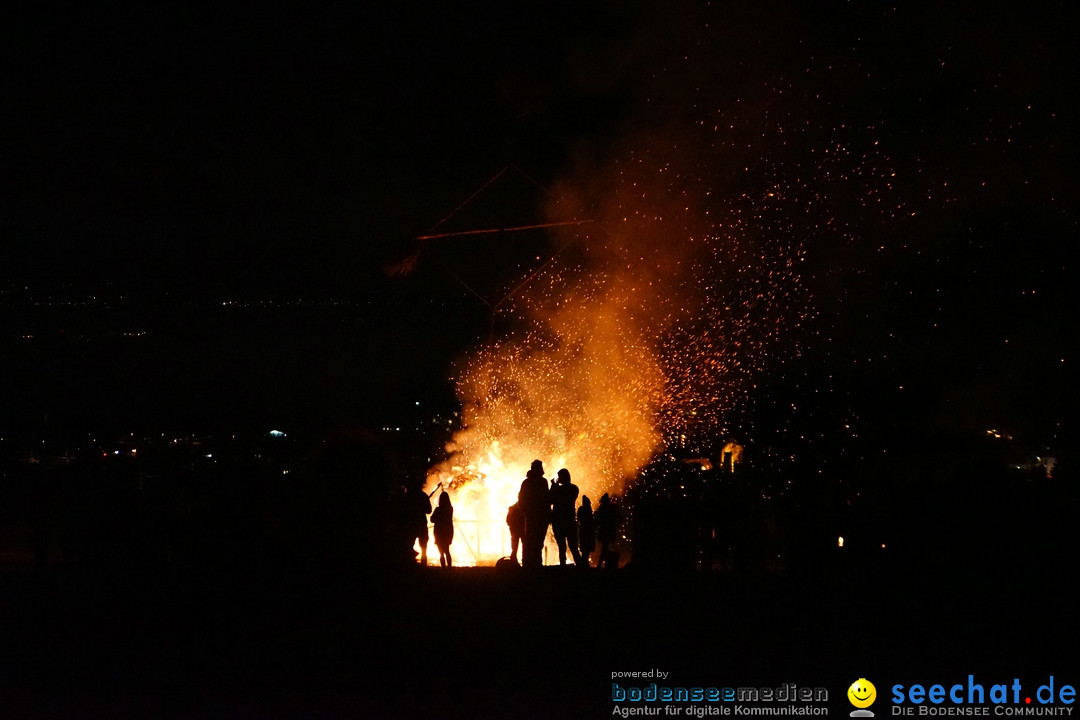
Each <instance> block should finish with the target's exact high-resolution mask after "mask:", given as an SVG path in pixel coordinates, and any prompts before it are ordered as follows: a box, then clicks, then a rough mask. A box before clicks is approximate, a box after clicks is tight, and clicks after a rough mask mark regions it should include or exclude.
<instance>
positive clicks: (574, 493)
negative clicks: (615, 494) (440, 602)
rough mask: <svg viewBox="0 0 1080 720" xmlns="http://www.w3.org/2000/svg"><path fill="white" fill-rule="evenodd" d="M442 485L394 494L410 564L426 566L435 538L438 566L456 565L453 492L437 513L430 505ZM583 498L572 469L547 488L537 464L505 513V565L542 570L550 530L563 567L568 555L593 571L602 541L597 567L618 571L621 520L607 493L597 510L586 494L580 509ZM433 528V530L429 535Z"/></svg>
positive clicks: (406, 488) (441, 500)
mask: <svg viewBox="0 0 1080 720" xmlns="http://www.w3.org/2000/svg"><path fill="white" fill-rule="evenodd" d="M441 487H442V483H440V484H439V486H438V487H436V488H435V489H434V490H432V491H431V492H430V493H425V492H424V490H423V486H422V485H421V484H420V483H416V484H413V485H409V486H406V485H401V486H398V487H397V488H396V490H395V491H394V492H393V493H392V495H391V498H390V500H391V502H390V505H391V507H392V508H395V509H396V511H395V513H394V514H393V515H392V517H393V518H394V520H393V524H394V525H395V527H396V528H398V530H397V531H395V532H396V535H397V537H399V538H400V543H399V545H398V547H400V552H401V556H402V557H403V558H404V557H407V558H408V561H409V562H412V563H416V562H419V564H420V565H423V566H426V565H427V564H428V553H427V545H428V541H429V539H431V535H434V538H433V539H434V541H435V546H436V547H437V548H438V549H439V565H440V566H442V567H453V564H454V562H453V557H452V556H451V553H450V546H451V544H452V543H453V541H454V507H453V504H452V502H451V499H450V495H449V493H447V492H446V491H445V490H444V491H443V492H442V493H441V494H440V496H439V500H438V503H437V504H436V507H435V508H434V510H433V509H432V506H431V498H432V497H433V496H434V494H435V493H436V492H438V491H439V489H440V488H441ZM579 495H580V489H579V488H578V486H577V485H575V484H574V483H573V482H572V480H571V478H570V471H569V470H567V469H566V468H562V469H561V470H559V472H558V473H556V476H555V479H554V480H553V481H551V482H550V484H549V482H548V479H547V478H546V477H544V464H543V463H542V462H541V461H540V460H534V461H533V462H532V465H531V466H530V468H529V471H528V472H527V473H526V474H525V479H524V480H523V481H522V483H521V487H520V489H519V491H518V501H517V502H516V503H514V504H513V505H511V506H510V507H509V508H507V511H506V526H507V528H508V529H509V531H510V558H509V559H507V560H506V562H511V563H512V564H517V565H520V566H521V567H525V568H537V567H541V566H542V565H543V564H544V544H545V542H546V541H547V537H548V529H549V528H550V529H551V534H552V536H553V537H554V540H555V545H556V547H558V550H559V565H566V564H567V552H568V551H569V555H570V558H571V559H572V560H573V564H574V566H576V567H582V568H585V567H589V566H590V564H591V563H592V558H593V556H594V553H595V552H596V549H597V541H599V543H600V552H599V556H598V557H597V559H596V566H597V567H607V568H615V567H617V566H618V556H617V554H616V553H615V552H614V550H613V548H612V544H613V543H614V542H615V540H616V536H617V528H618V525H619V519H620V518H619V514H618V511H617V510H616V508H615V505H614V503H612V501H611V497H610V496H609V495H607V494H606V493H605V494H604V496H603V497H601V498H600V504H599V506H598V507H597V508H596V510H595V512H594V510H593V506H592V501H591V500H590V499H589V498H588V496H584V495H581V506H580V507H578V506H577V500H578V496H579ZM429 515H430V520H429V518H428V516H429ZM429 524H430V526H431V528H432V529H433V533H432V534H430V535H429V532H428V528H429ZM417 546H419V548H420V550H419V553H418V552H417V551H416V547H417ZM519 553H520V559H519Z"/></svg>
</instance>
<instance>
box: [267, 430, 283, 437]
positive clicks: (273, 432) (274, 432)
mask: <svg viewBox="0 0 1080 720" xmlns="http://www.w3.org/2000/svg"><path fill="white" fill-rule="evenodd" d="M270 437H285V433H283V432H281V431H280V430H271V431H270Z"/></svg>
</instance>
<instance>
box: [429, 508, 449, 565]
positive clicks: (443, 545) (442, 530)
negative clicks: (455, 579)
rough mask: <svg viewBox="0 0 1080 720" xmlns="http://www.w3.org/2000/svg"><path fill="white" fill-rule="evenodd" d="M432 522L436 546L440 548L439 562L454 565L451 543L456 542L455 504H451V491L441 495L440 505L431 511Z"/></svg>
mask: <svg viewBox="0 0 1080 720" xmlns="http://www.w3.org/2000/svg"><path fill="white" fill-rule="evenodd" d="M431 524H432V525H434V526H435V547H437V548H439V564H440V565H442V566H443V567H453V565H454V561H453V558H451V557H450V543H452V542H454V506H453V505H451V504H450V495H449V493H446V492H443V494H442V495H440V496H439V506H438V507H437V508H435V512H433V513H431Z"/></svg>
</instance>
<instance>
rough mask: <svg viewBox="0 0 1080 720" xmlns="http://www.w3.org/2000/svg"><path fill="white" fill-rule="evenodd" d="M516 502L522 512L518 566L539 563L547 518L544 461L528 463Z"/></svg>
mask: <svg viewBox="0 0 1080 720" xmlns="http://www.w3.org/2000/svg"><path fill="white" fill-rule="evenodd" d="M518 505H519V506H520V507H521V512H522V514H524V515H525V537H524V539H523V542H522V551H521V565H522V567H540V566H542V565H543V564H544V539H545V538H546V537H547V529H548V523H549V522H551V493H550V491H549V489H548V481H547V478H545V477H544V464H543V463H542V462H540V461H539V460H533V462H532V467H530V468H529V472H527V473H526V474H525V479H524V480H522V481H521V489H520V490H519V491H518Z"/></svg>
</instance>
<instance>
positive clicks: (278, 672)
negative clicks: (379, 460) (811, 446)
mask: <svg viewBox="0 0 1080 720" xmlns="http://www.w3.org/2000/svg"><path fill="white" fill-rule="evenodd" d="M1069 562H1070V563H1071V561H1069ZM1068 564H1069V563H1065V564H1056V563H1054V562H1051V561H1047V562H1041V563H1037V564H1036V565H1035V566H1034V567H1027V568H1026V567H1023V566H1017V565H1013V564H1003V565H1001V566H1000V567H997V568H993V567H992V566H991V568H989V570H988V569H987V568H978V569H976V570H972V569H970V568H968V569H965V568H962V567H956V568H949V569H939V570H937V571H935V572H934V573H933V574H927V573H925V572H922V571H919V570H916V569H915V568H912V567H908V568H907V569H901V568H899V567H894V568H887V567H884V566H881V565H878V566H877V567H876V569H875V568H863V567H859V566H857V565H858V562H856V563H855V566H851V565H848V566H833V567H831V568H828V569H823V570H821V571H820V572H816V573H814V574H813V575H804V576H796V575H794V574H789V573H780V572H771V573H770V572H763V573H761V574H758V575H756V576H751V575H746V576H740V575H735V574H732V573H721V572H715V573H708V574H702V573H684V574H666V575H665V574H659V575H658V574H643V573H640V572H635V571H633V570H628V569H623V570H619V571H615V572H601V571H590V572H587V573H583V572H577V571H575V570H574V569H572V568H567V569H564V570H560V569H558V568H546V569H545V570H543V571H542V572H540V573H539V574H538V575H536V576H528V575H522V574H521V573H508V574H507V573H502V572H496V571H495V570H494V569H491V568H480V569H472V568H456V569H453V570H451V571H440V570H437V569H420V568H415V572H406V573H401V572H397V573H395V574H394V575H393V576H391V575H388V574H387V573H386V571H380V570H378V569H371V570H365V571H364V572H355V573H350V572H341V573H334V572H331V573H329V574H327V573H326V572H325V571H324V570H313V569H311V568H301V567H298V568H294V569H293V570H285V569H284V568H283V567H275V566H274V565H273V563H266V564H264V565H262V566H261V567H259V568H253V567H252V566H251V565H248V566H246V567H244V568H242V569H241V568H238V567H228V566H227V564H222V566H220V567H214V568H211V567H203V568H198V569H194V568H182V567H170V568H167V569H164V570H162V569H158V570H156V571H153V572H148V571H146V570H145V569H139V568H113V569H109V570H106V569H101V568H98V569H96V570H95V571H94V572H93V573H89V572H87V571H86V570H85V569H80V568H79V567H78V566H77V565H69V566H55V567H50V568H47V569H45V570H42V571H39V572H37V573H34V572H31V571H29V570H8V571H5V572H4V573H3V574H2V575H0V606H2V630H0V632H2V636H0V647H2V648H3V652H2V653H0V672H2V675H0V677H2V681H0V716H3V717H11V718H44V717H50V718H51V717H59V718H83V717H110V718H112V717H117V718H125V717H140V718H156V717H168V718H196V717H198V718H204V717H221V718H235V717H240V718H248V717H251V718H255V717H257V718H295V717H306V718H331V717H375V718H396V717H401V718H413V717H427V718H476V717H485V718H486V717H495V718H501V717H506V718H511V717H513V718H521V717H525V718H528V717H555V716H559V717H608V716H610V715H611V709H612V703H611V701H610V699H611V695H610V692H611V673H612V672H616V671H625V670H643V669H649V668H654V667H655V668H660V669H663V670H665V671H668V672H670V673H671V675H670V677H669V682H670V683H671V684H672V685H695V684H697V685H703V686H710V685H713V686H719V687H723V686H728V685H731V686H736V687H738V686H740V685H754V686H766V685H772V686H776V685H779V684H781V683H788V682H794V683H797V684H798V685H800V686H809V687H817V686H823V687H826V688H827V689H828V690H829V693H830V699H829V703H828V705H829V708H830V714H831V715H834V716H835V715H840V714H841V713H843V714H846V713H847V712H848V711H849V710H850V709H851V708H850V707H848V706H847V702H846V700H845V698H844V692H845V691H846V688H847V686H848V685H849V684H850V683H851V682H852V681H853V680H854V679H856V678H859V677H866V678H870V679H871V680H873V681H874V682H875V683H876V684H877V687H878V693H879V697H882V698H883V699H884V698H887V697H888V688H889V687H890V686H891V685H892V683H894V682H904V683H914V682H923V683H926V684H930V683H935V682H941V683H949V682H952V681H956V682H960V681H963V680H965V679H966V676H967V675H968V674H969V673H974V674H975V675H976V677H978V678H980V679H984V681H985V682H987V683H993V682H997V681H999V680H1000V681H1001V682H1007V681H1011V678H1013V677H1019V678H1021V680H1022V682H1024V683H1025V684H1026V685H1027V686H1028V687H1034V683H1042V682H1045V679H1046V677H1047V676H1049V675H1051V674H1053V675H1055V676H1056V677H1057V678H1058V682H1059V683H1060V682H1065V681H1068V679H1071V680H1073V681H1075V679H1076V676H1075V669H1076V667H1077V663H1076V657H1075V640H1076V637H1077V621H1076V618H1075V615H1074V613H1073V608H1074V605H1075V592H1074V590H1072V584H1071V581H1070V577H1069V576H1070V575H1071V572H1070V571H1069V569H1068V567H1067V565H1068ZM623 682H624V683H628V684H629V683H632V682H634V681H623ZM639 683H640V684H641V685H645V684H647V681H639ZM878 709H879V710H884V709H885V705H884V703H882V702H880V701H879V706H878ZM879 714H883V713H879Z"/></svg>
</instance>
